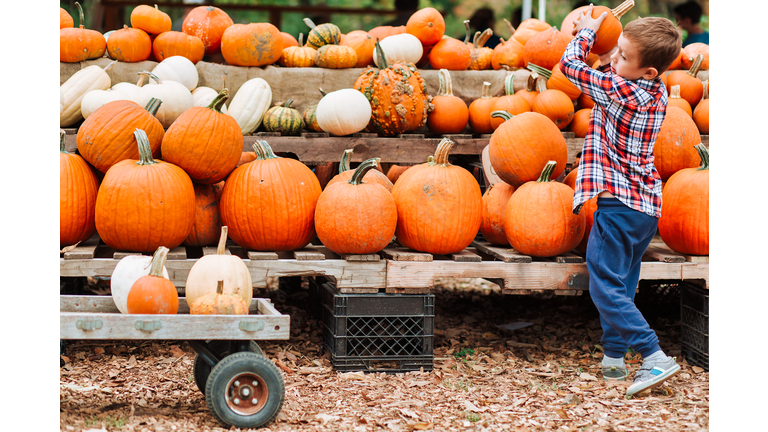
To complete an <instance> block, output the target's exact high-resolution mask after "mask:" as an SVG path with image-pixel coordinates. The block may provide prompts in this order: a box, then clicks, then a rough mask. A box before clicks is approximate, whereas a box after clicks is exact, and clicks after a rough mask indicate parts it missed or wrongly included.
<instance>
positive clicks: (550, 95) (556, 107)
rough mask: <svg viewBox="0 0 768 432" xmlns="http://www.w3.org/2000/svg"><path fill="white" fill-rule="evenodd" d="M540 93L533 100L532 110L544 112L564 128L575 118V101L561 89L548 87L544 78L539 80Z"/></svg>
mask: <svg viewBox="0 0 768 432" xmlns="http://www.w3.org/2000/svg"><path fill="white" fill-rule="evenodd" d="M538 84H539V95H538V96H536V99H535V100H534V101H533V105H532V106H531V111H534V112H537V113H540V114H544V115H545V116H547V117H548V118H549V119H550V120H552V122H553V123H555V126H557V128H558V129H560V130H563V129H565V128H566V127H568V125H569V124H571V121H572V120H573V111H574V106H573V101H571V98H569V97H568V96H567V95H566V94H565V93H563V92H561V91H560V90H554V89H547V84H546V83H545V82H544V80H539V82H538Z"/></svg>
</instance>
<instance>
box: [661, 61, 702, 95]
mask: <svg viewBox="0 0 768 432" xmlns="http://www.w3.org/2000/svg"><path fill="white" fill-rule="evenodd" d="M703 60H704V56H702V55H701V54H699V55H698V56H697V57H696V60H694V62H693V64H692V65H691V67H690V69H688V70H687V71H684V70H676V71H672V72H670V73H669V75H667V91H669V90H670V89H671V88H672V86H676V85H679V86H680V97H682V98H683V99H685V100H687V101H688V103H689V104H691V107H692V108H693V107H696V104H698V103H699V101H700V100H701V96H702V95H703V94H704V84H702V82H701V80H700V79H698V78H697V77H696V75H698V73H699V67H700V66H701V62H702V61H703Z"/></svg>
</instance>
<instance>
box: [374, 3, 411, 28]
mask: <svg viewBox="0 0 768 432" xmlns="http://www.w3.org/2000/svg"><path fill="white" fill-rule="evenodd" d="M417 10H419V0H395V11H397V17H395V18H394V19H392V20H390V21H387V22H385V23H384V24H382V25H383V26H392V27H397V26H404V25H405V23H407V22H408V18H410V17H411V15H413V13H414V12H416V11H417Z"/></svg>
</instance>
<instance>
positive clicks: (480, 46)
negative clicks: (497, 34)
mask: <svg viewBox="0 0 768 432" xmlns="http://www.w3.org/2000/svg"><path fill="white" fill-rule="evenodd" d="M464 29H465V30H466V32H467V36H466V37H465V38H464V43H465V44H466V45H467V46H468V47H469V53H470V54H469V58H470V63H469V68H468V69H469V70H486V69H491V68H492V67H493V49H491V48H488V47H486V46H484V45H485V43H486V42H488V38H490V37H491V36H492V35H493V30H491V29H489V28H488V29H485V30H484V31H483V32H475V36H474V38H472V41H470V40H469V20H464Z"/></svg>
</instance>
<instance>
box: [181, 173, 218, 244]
mask: <svg viewBox="0 0 768 432" xmlns="http://www.w3.org/2000/svg"><path fill="white" fill-rule="evenodd" d="M193 186H194V188H195V222H194V224H193V225H192V232H190V233H189V236H187V238H186V240H184V243H183V244H184V245H185V246H197V247H200V246H211V245H213V244H216V240H218V238H219V235H220V234H219V233H221V212H220V211H219V196H220V194H217V191H216V190H214V188H213V185H210V184H202V183H193ZM222 187H223V186H222Z"/></svg>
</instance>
